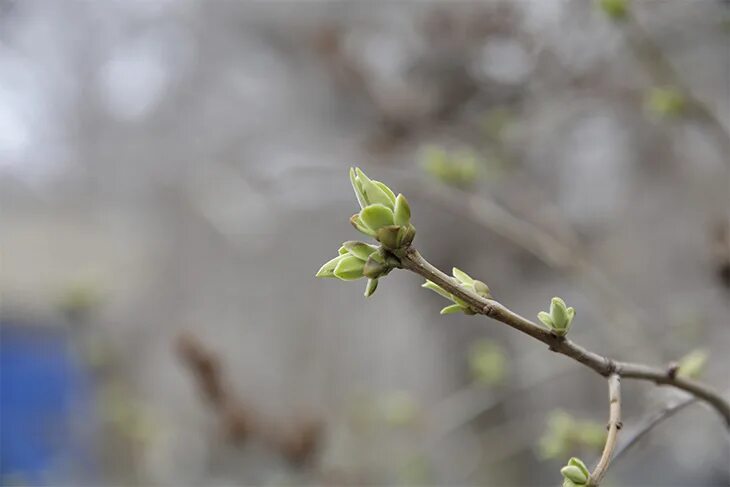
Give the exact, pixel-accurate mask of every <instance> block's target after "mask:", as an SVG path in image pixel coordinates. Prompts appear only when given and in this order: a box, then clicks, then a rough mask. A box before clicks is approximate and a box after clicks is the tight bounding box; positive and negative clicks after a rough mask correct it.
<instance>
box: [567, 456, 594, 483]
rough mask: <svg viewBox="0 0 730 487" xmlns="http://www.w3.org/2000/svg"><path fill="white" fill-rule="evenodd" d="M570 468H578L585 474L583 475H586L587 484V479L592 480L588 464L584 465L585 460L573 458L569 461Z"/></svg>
mask: <svg viewBox="0 0 730 487" xmlns="http://www.w3.org/2000/svg"><path fill="white" fill-rule="evenodd" d="M568 466H571V467H578V468H579V469H580V471H581V472H583V475H585V477H586V482H587V479H590V478H591V472H590V470H588V467H586V464H585V463H583V460H581V459H580V458H577V457H571V458H570V460H568Z"/></svg>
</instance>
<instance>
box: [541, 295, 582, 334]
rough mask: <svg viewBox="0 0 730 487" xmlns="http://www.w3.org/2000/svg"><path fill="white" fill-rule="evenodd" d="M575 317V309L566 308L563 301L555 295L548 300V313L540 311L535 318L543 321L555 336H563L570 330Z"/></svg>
mask: <svg viewBox="0 0 730 487" xmlns="http://www.w3.org/2000/svg"><path fill="white" fill-rule="evenodd" d="M573 317H575V309H573V308H572V307H571V308H568V307H567V306H566V305H565V301H563V300H562V299H560V298H558V297H555V298H553V299H552V300H551V301H550V313H546V312H545V311H540V312H539V313H538V314H537V318H538V319H539V320H540V321H542V322H543V324H544V325H545V326H547V327H548V329H549V330H550V331H551V332H552V333H553V334H554V335H557V336H565V335H567V334H568V330H570V326H571V324H572V323H573Z"/></svg>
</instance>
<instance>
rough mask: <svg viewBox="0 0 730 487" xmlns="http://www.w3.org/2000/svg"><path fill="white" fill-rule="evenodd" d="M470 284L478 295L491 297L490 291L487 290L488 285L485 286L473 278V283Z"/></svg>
mask: <svg viewBox="0 0 730 487" xmlns="http://www.w3.org/2000/svg"><path fill="white" fill-rule="evenodd" d="M472 286H473V288H474V292H475V293H477V294H478V295H479V296H481V297H483V298H490V297H492V295H491V293H490V292H489V286H487V285H486V284H485V283H483V282H482V281H478V280H476V279H474V284H472Z"/></svg>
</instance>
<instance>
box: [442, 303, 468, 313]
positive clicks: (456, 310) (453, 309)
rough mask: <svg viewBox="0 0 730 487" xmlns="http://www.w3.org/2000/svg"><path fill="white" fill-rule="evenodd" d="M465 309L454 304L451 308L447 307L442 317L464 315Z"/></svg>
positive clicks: (443, 310)
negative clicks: (456, 314) (455, 314)
mask: <svg viewBox="0 0 730 487" xmlns="http://www.w3.org/2000/svg"><path fill="white" fill-rule="evenodd" d="M463 312H464V308H462V307H461V306H460V305H458V304H452V305H450V306H446V307H445V308H444V309H442V310H441V314H442V315H452V314H454V313H463Z"/></svg>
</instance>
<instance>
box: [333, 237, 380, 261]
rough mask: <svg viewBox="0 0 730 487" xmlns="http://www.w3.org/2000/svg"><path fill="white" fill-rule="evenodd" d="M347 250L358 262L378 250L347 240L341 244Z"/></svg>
mask: <svg viewBox="0 0 730 487" xmlns="http://www.w3.org/2000/svg"><path fill="white" fill-rule="evenodd" d="M342 246H343V247H344V248H345V249H347V251H348V252H349V253H350V255H354V256H355V257H357V258H358V259H360V260H363V261H364V260H367V259H368V257H370V254H372V253H373V252H375V251H376V250H378V248H377V247H376V246H374V245H369V244H366V243H365V242H358V241H356V240H349V241H347V242H345V243H343V244H342Z"/></svg>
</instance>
